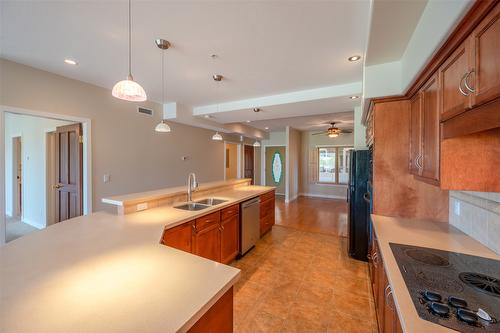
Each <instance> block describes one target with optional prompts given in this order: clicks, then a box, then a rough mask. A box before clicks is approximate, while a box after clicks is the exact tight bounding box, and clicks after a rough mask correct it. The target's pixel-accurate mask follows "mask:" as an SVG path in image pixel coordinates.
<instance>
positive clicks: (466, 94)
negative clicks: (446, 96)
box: [458, 72, 469, 96]
mask: <svg viewBox="0 0 500 333" xmlns="http://www.w3.org/2000/svg"><path fill="white" fill-rule="evenodd" d="M468 75H469V72H467V73H465V74H464V75H463V76H462V78H461V79H460V82H459V83H458V90H460V93H461V94H462V95H464V96H469V94H468V93H466V92H465V91H464V90H463V89H462V82H464V80H465V78H466V77H467V76H468Z"/></svg>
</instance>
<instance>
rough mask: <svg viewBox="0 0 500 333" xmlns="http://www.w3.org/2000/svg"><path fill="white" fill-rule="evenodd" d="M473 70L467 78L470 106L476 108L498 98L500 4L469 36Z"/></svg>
mask: <svg viewBox="0 0 500 333" xmlns="http://www.w3.org/2000/svg"><path fill="white" fill-rule="evenodd" d="M470 47H471V60H472V63H473V68H472V71H473V72H471V75H470V77H469V78H466V79H465V80H464V83H467V82H470V84H469V85H470V88H471V89H470V90H472V93H471V104H472V106H477V105H480V104H484V103H487V102H489V101H492V100H494V99H496V98H497V97H499V96H500V4H497V5H496V6H495V8H493V10H492V11H491V12H490V13H489V14H488V15H487V16H486V17H485V18H484V19H483V20H482V21H481V23H479V25H478V26H477V27H476V28H475V29H474V31H473V32H472V35H471V36H470Z"/></svg>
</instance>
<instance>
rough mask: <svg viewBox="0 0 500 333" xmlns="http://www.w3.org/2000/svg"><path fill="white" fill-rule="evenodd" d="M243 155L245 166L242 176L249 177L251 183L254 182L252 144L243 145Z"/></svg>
mask: <svg viewBox="0 0 500 333" xmlns="http://www.w3.org/2000/svg"><path fill="white" fill-rule="evenodd" d="M244 149H245V150H244V151H245V155H244V161H245V167H244V170H243V177H244V178H250V179H251V180H252V181H251V185H253V184H254V179H255V178H254V165H255V164H254V148H253V146H249V145H245V148H244Z"/></svg>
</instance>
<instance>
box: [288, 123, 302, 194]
mask: <svg viewBox="0 0 500 333" xmlns="http://www.w3.org/2000/svg"><path fill="white" fill-rule="evenodd" d="M286 138H287V153H286V159H287V164H286V166H287V171H286V179H287V180H286V195H285V199H286V201H293V200H295V199H297V197H298V195H299V175H300V172H299V171H300V149H301V147H300V142H301V135H300V131H298V130H296V129H294V128H291V127H287V128H286Z"/></svg>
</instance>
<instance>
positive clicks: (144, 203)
mask: <svg viewBox="0 0 500 333" xmlns="http://www.w3.org/2000/svg"><path fill="white" fill-rule="evenodd" d="M145 209H148V203H147V202H143V203H140V204H137V207H136V211H137V212H139V211H141V210H145Z"/></svg>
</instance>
